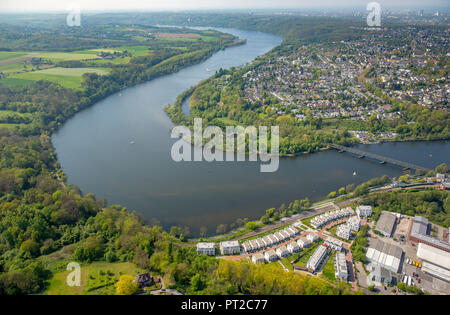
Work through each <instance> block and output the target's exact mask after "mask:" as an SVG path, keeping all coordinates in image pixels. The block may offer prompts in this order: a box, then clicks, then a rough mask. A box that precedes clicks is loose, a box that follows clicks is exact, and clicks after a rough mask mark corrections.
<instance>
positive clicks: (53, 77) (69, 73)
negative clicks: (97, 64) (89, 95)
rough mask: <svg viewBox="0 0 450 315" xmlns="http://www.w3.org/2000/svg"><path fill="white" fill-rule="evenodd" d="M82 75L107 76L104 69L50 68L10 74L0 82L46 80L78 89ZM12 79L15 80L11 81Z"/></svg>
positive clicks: (23, 82) (18, 83)
mask: <svg viewBox="0 0 450 315" xmlns="http://www.w3.org/2000/svg"><path fill="white" fill-rule="evenodd" d="M83 73H97V74H100V75H103V74H107V73H108V71H107V70H104V69H93V68H58V67H57V68H50V69H45V70H39V71H33V72H24V73H17V74H12V75H10V76H9V77H7V78H5V79H2V80H1V81H0V82H1V83H3V84H6V85H23V84H27V83H29V82H30V81H39V80H47V81H51V82H54V83H58V84H60V85H62V86H63V87H66V88H72V89H78V88H80V87H81V82H82V77H81V76H82V75H83ZM12 79H15V81H14V80H12ZM21 80H23V81H22V82H21Z"/></svg>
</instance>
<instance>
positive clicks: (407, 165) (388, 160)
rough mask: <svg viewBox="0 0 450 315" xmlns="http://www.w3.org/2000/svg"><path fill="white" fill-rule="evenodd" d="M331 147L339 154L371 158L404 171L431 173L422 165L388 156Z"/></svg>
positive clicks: (341, 147) (334, 145) (340, 146)
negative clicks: (345, 153) (344, 153)
mask: <svg viewBox="0 0 450 315" xmlns="http://www.w3.org/2000/svg"><path fill="white" fill-rule="evenodd" d="M330 147H331V148H333V149H336V150H338V151H339V152H349V153H352V154H354V155H356V156H358V157H359V158H369V159H372V160H375V161H378V162H379V163H380V164H385V163H389V164H392V165H396V166H401V167H403V168H404V169H413V170H416V171H421V172H427V171H429V169H428V168H426V167H423V166H420V165H416V164H412V163H408V162H404V161H400V160H396V159H393V158H390V157H386V156H382V155H379V154H375V153H370V152H366V151H362V150H358V149H354V148H350V147H346V146H343V145H339V144H330Z"/></svg>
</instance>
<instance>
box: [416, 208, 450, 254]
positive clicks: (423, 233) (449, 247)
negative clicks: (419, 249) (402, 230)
mask: <svg viewBox="0 0 450 315" xmlns="http://www.w3.org/2000/svg"><path fill="white" fill-rule="evenodd" d="M428 224H429V223H428V220H427V219H426V218H424V217H422V216H416V217H414V222H413V224H412V227H411V232H410V233H409V239H410V240H411V241H414V242H417V243H424V244H427V245H429V246H433V247H436V248H438V249H440V250H444V251H446V252H450V244H449V243H448V242H446V241H443V240H440V239H437V238H435V237H432V236H430V235H428Z"/></svg>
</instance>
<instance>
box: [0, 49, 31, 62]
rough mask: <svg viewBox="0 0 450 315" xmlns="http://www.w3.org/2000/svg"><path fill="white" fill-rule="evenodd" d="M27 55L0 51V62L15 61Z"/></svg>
mask: <svg viewBox="0 0 450 315" xmlns="http://www.w3.org/2000/svg"><path fill="white" fill-rule="evenodd" d="M26 55H27V53H24V52H18V51H0V61H5V60H9V59H16V58H20V57H24V56H26Z"/></svg>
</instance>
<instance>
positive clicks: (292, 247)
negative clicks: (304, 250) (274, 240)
mask: <svg viewBox="0 0 450 315" xmlns="http://www.w3.org/2000/svg"><path fill="white" fill-rule="evenodd" d="M286 248H287V250H288V251H289V252H290V253H291V254H293V253H296V252H298V251H299V250H300V246H298V244H297V242H290V243H289V244H287V246H286Z"/></svg>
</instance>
